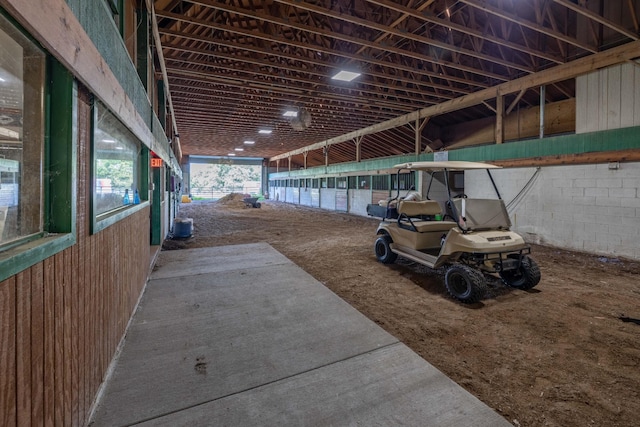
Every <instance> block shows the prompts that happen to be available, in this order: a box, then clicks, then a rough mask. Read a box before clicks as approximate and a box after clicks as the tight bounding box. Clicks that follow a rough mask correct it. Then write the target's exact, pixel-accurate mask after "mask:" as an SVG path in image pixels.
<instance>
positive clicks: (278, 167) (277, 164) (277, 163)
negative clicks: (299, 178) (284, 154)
mask: <svg viewBox="0 0 640 427" xmlns="http://www.w3.org/2000/svg"><path fill="white" fill-rule="evenodd" d="M278 172H280V159H276V173H278Z"/></svg>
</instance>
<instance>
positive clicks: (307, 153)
mask: <svg viewBox="0 0 640 427" xmlns="http://www.w3.org/2000/svg"><path fill="white" fill-rule="evenodd" d="M308 155H309V152H308V151H305V152H304V153H302V157H304V168H305V169H306V168H307V156H308Z"/></svg>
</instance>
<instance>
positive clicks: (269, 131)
mask: <svg viewBox="0 0 640 427" xmlns="http://www.w3.org/2000/svg"><path fill="white" fill-rule="evenodd" d="M271 132H272V130H271V129H260V130H259V131H258V133H261V134H263V135H269V134H270V133H271Z"/></svg>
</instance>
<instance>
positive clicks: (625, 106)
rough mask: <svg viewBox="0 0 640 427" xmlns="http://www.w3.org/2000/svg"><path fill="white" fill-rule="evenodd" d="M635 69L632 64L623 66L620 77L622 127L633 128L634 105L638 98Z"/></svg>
mask: <svg viewBox="0 0 640 427" xmlns="http://www.w3.org/2000/svg"><path fill="white" fill-rule="evenodd" d="M634 68H636V67H635V66H634V65H632V64H631V63H626V64H622V65H621V70H620V72H621V75H620V88H621V92H622V93H621V96H620V127H623V128H624V127H631V126H633V116H634V111H633V107H634V103H635V99H636V98H637V95H636V92H637V89H636V87H635V86H634V80H635V79H634V74H635V71H634Z"/></svg>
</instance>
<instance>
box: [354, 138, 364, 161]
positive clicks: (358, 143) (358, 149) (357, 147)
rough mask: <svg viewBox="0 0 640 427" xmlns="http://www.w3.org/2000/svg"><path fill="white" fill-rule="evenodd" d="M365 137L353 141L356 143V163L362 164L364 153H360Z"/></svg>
mask: <svg viewBox="0 0 640 427" xmlns="http://www.w3.org/2000/svg"><path fill="white" fill-rule="evenodd" d="M362 138H363V136H356V137H355V139H354V140H353V141H354V142H355V143H356V162H358V163H360V160H362V151H360V145H361V143H362Z"/></svg>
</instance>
